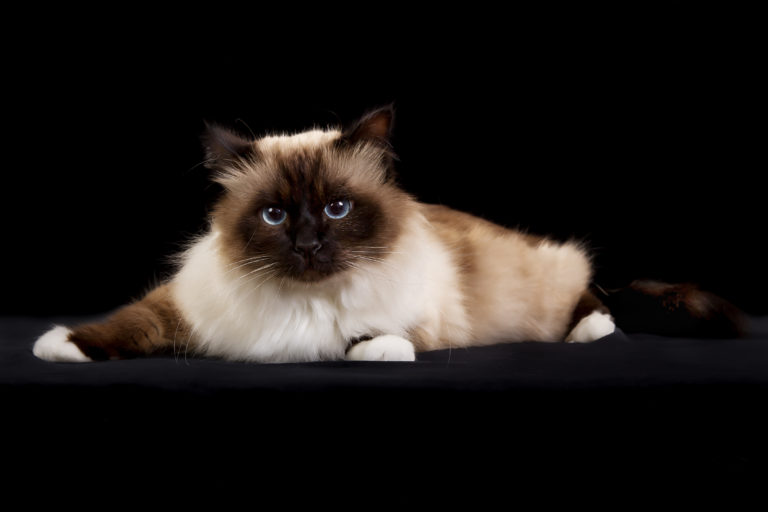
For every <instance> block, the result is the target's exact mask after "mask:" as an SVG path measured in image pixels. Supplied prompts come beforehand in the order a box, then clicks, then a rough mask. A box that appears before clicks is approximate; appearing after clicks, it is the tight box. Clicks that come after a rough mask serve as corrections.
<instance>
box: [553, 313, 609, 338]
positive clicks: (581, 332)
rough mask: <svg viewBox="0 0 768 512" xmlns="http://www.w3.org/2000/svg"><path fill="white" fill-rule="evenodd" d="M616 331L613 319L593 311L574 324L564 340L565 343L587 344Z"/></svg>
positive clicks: (605, 314)
mask: <svg viewBox="0 0 768 512" xmlns="http://www.w3.org/2000/svg"><path fill="white" fill-rule="evenodd" d="M615 330H616V324H614V323H613V318H612V317H611V315H609V314H607V313H600V312H598V311H593V312H592V313H590V314H589V315H587V316H585V317H584V318H582V319H581V321H580V322H579V323H578V324H576V327H574V328H573V330H572V331H571V333H570V334H569V335H568V337H567V338H565V341H566V342H567V343H588V342H590V341H595V340H598V339H600V338H602V337H604V336H608V335H609V334H612V333H613V332H614V331H615Z"/></svg>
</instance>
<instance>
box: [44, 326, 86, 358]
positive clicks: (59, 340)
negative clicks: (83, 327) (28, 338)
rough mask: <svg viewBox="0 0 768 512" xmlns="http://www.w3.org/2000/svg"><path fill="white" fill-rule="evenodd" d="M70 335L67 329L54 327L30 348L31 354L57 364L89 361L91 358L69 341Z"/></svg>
mask: <svg viewBox="0 0 768 512" xmlns="http://www.w3.org/2000/svg"><path fill="white" fill-rule="evenodd" d="M71 333H72V331H70V330H69V329H67V328H66V327H62V326H60V325H59V326H56V327H54V328H53V329H51V330H50V331H48V332H46V333H45V334H43V335H42V336H40V338H38V340H37V341H36V342H35V345H34V346H33V347H32V353H33V354H35V356H37V357H39V358H40V359H43V360H45V361H54V362H58V363H85V362H89V361H91V358H90V357H88V356H86V355H85V354H83V352H82V351H81V350H80V349H79V348H78V347H77V345H75V344H74V343H72V342H71V341H69V335H70V334H71Z"/></svg>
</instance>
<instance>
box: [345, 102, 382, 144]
mask: <svg viewBox="0 0 768 512" xmlns="http://www.w3.org/2000/svg"><path fill="white" fill-rule="evenodd" d="M394 120H395V109H394V106H393V105H392V104H389V105H386V106H383V107H380V108H377V109H375V110H372V111H371V112H368V113H367V114H365V115H364V116H363V117H362V118H360V119H359V120H357V121H356V122H355V123H353V124H352V125H351V126H349V127H348V128H347V129H345V130H344V131H343V132H342V134H341V139H340V140H341V141H342V142H345V143H347V144H349V145H355V144H358V143H361V142H372V143H374V144H377V145H380V146H382V147H384V148H386V149H388V150H389V149H391V147H392V146H391V142H390V139H391V138H392V125H393V124H394Z"/></svg>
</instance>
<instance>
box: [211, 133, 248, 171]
mask: <svg viewBox="0 0 768 512" xmlns="http://www.w3.org/2000/svg"><path fill="white" fill-rule="evenodd" d="M205 128H206V131H205V133H204V134H203V136H202V137H201V139H202V142H203V148H204V149H205V166H206V167H208V168H209V169H214V170H221V169H222V168H223V167H226V166H227V165H231V164H233V163H236V162H238V161H241V160H243V159H245V158H246V157H248V156H253V155H255V154H256V145H255V143H254V141H252V140H248V139H246V138H243V137H241V136H240V135H238V134H237V133H235V132H233V131H232V130H229V129H228V128H224V127H222V126H219V125H216V124H211V123H208V122H206V123H205Z"/></svg>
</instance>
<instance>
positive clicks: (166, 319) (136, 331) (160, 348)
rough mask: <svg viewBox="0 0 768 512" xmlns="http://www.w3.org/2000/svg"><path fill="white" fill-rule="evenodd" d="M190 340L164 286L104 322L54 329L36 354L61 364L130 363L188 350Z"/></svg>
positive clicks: (42, 339) (36, 347)
mask: <svg viewBox="0 0 768 512" xmlns="http://www.w3.org/2000/svg"><path fill="white" fill-rule="evenodd" d="M187 338H188V335H187V328H186V325H185V323H184V322H183V321H182V320H181V317H180V316H179V313H178V311H177V310H176V308H175V307H174V305H173V301H172V299H171V295H170V291H169V286H168V285H161V286H159V287H157V288H155V289H154V290H152V291H151V292H149V293H148V294H147V295H146V296H145V297H144V298H143V299H141V300H140V301H137V302H134V303H132V304H129V305H127V306H123V307H122V308H120V309H119V310H117V311H116V312H115V313H113V314H112V315H111V316H109V317H108V318H107V319H106V320H104V321H103V322H98V323H91V324H84V325H80V326H76V327H72V328H69V327H64V326H56V327H54V328H53V329H51V330H50V331H48V332H46V333H45V334H43V335H42V336H41V337H40V338H39V339H38V340H37V341H36V342H35V345H34V347H33V349H32V351H33V353H34V354H35V355H36V356H37V357H39V358H40V359H45V360H47V361H58V362H88V361H104V360H108V359H130V358H134V357H142V356H146V355H150V354H154V353H158V352H164V351H170V350H171V349H172V348H173V346H174V344H176V343H178V344H179V345H180V346H181V344H182V343H183V344H184V346H185V347H186V344H187V343H188V340H187ZM186 348H188V347H186Z"/></svg>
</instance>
